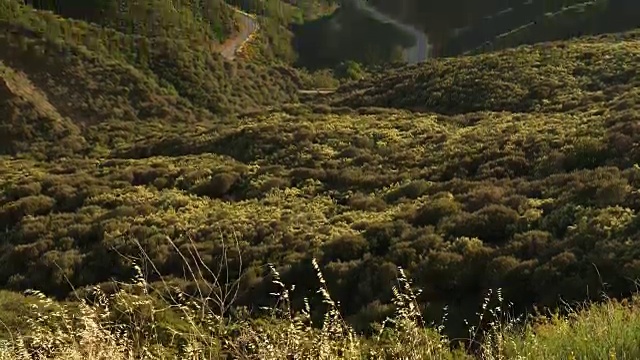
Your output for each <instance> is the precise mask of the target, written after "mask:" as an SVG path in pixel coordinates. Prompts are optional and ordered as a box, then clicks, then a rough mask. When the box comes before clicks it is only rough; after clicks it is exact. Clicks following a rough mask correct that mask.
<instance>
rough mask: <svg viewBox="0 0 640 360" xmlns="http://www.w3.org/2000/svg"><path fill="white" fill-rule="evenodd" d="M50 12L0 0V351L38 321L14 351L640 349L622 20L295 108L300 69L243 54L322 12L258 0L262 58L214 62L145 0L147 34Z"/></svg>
mask: <svg viewBox="0 0 640 360" xmlns="http://www.w3.org/2000/svg"><path fill="white" fill-rule="evenodd" d="M155 1H160V0H155ZM167 1H168V0H167ZM64 3H65V2H64V1H63V2H56V3H55V4H56V6H57V7H55V8H53V10H55V11H56V12H57V13H58V14H54V13H53V12H48V11H42V10H36V9H33V8H32V7H29V6H25V5H22V4H20V3H19V2H18V1H14V0H0V28H1V29H2V31H0V229H2V230H3V231H1V232H0V320H2V321H0V323H1V324H3V325H5V326H7V328H6V329H5V328H4V326H0V340H2V339H9V338H13V339H15V338H16V337H14V336H13V335H14V333H16V334H20V333H21V332H29V331H32V332H33V331H36V330H37V331H36V334H37V336H36V337H35V338H30V337H27V338H25V339H26V340H24V341H25V343H23V344H22V345H20V346H23V345H24V346H26V347H27V348H28V349H27V350H25V351H31V350H33V349H34V348H35V349H36V350H34V351H42V352H43V354H45V355H43V357H44V358H56V357H55V356H54V355H50V354H53V353H54V352H55V351H54V349H62V350H60V351H61V353H62V352H63V351H70V350H69V349H68V348H65V346H71V347H74V346H80V348H81V349H83V351H85V350H86V351H89V350H91V351H94V350H95V351H98V350H96V349H101V350H100V351H103V350H104V351H105V352H106V351H107V350H108V351H111V353H107V354H106V355H105V354H102V355H100V356H98V355H95V354H94V353H90V354H88V353H82V354H81V355H78V356H80V357H84V358H110V359H111V358H116V359H121V358H122V359H125V358H127V359H130V358H132V357H127V356H125V355H122V354H125V353H126V352H127V351H128V349H130V348H134V349H135V351H140V352H142V351H149V352H154V351H156V352H161V353H162V354H163V355H164V356H165V358H176V357H178V358H180V357H179V356H178V355H176V354H177V353H180V354H181V356H183V355H184V357H187V356H190V358H217V355H216V356H208V355H210V354H209V353H206V351H211V353H216V352H217V351H219V352H232V353H233V352H234V351H235V352H236V354H238V353H240V354H243V355H246V354H248V353H251V356H249V355H247V356H248V358H256V359H265V358H282V359H287V358H291V357H292V356H294V355H292V354H295V356H298V357H297V358H323V359H337V358H354V359H355V358H362V356H364V355H363V354H368V355H367V356H369V357H368V358H372V359H386V358H408V359H432V358H441V359H451V358H456V359H457V358H460V359H462V358H469V357H471V356H472V355H473V353H474V352H481V351H488V352H490V355H491V356H488V355H487V356H486V357H485V358H487V359H496V358H498V359H516V358H518V357H517V356H520V355H521V356H525V355H526V356H528V357H525V358H533V359H548V358H559V357H560V356H561V357H562V358H568V357H569V356H570V354H571V351H575V352H576V353H574V354H573V356H575V358H598V359H599V358H603V356H605V357H607V356H609V355H610V353H613V354H614V355H616V356H617V357H616V358H621V359H632V358H636V357H637V355H638V352H637V340H638V339H639V338H640V336H638V334H640V331H638V330H637V329H638V328H640V325H638V324H640V321H638V317H637V314H638V312H637V310H638V304H637V299H636V298H635V297H632V294H634V293H635V292H636V291H637V287H636V282H635V281H634V280H635V279H637V278H638V277H639V276H640V262H639V257H638V255H639V253H638V248H639V247H638V243H637V241H638V240H637V239H638V238H640V236H639V235H640V234H639V233H638V232H639V231H640V227H639V226H638V224H639V223H640V218H639V217H638V211H639V210H640V197H639V194H638V191H637V188H638V187H640V167H639V166H638V163H639V162H640V152H638V146H637V144H638V143H639V142H640V130H639V129H640V127H638V126H637V121H636V120H637V115H638V113H639V112H640V90H639V88H638V86H639V85H640V73H639V71H638V68H637V64H638V63H639V62H640V32H639V31H638V30H633V31H627V32H623V33H616V34H608V35H599V36H591V37H582V38H576V39H572V40H565V41H557V42H549V43H542V44H537V45H531V46H522V47H518V48H513V49H508V50H501V51H494V52H491V53H486V54H479V55H470V56H462V57H455V58H441V59H435V60H432V61H428V62H426V63H423V64H420V65H416V66H391V65H387V66H384V68H385V70H384V71H381V72H379V73H377V74H374V75H373V76H370V77H367V78H365V79H364V80H362V81H359V82H354V83H350V84H346V85H344V86H342V87H340V88H339V89H338V90H337V91H336V92H335V93H332V94H329V95H326V96H315V97H314V96H311V99H309V100H308V101H307V102H305V103H299V102H298V93H297V92H298V89H299V88H300V86H301V85H302V84H303V83H304V82H306V81H309V78H310V76H309V74H307V73H305V72H304V71H301V70H298V69H295V68H292V67H290V66H289V65H286V64H284V63H283V62H278V63H273V62H269V61H270V60H269V59H272V60H273V57H275V58H277V57H278V56H275V55H274V54H271V55H269V54H268V53H266V52H261V50H260V47H265V46H267V45H266V44H269V41H270V40H268V39H269V36H275V35H274V34H276V32H271V31H270V30H268V27H269V26H272V25H273V26H276V25H277V26H278V29H281V30H283V31H284V30H286V31H289V29H288V28H287V27H286V26H285V25H283V24H285V23H287V24H289V23H290V22H291V21H293V19H294V18H295V17H296V16H298V17H303V15H304V16H306V18H305V19H307V20H309V21H312V20H311V19H313V16H314V15H317V14H318V12H321V11H326V10H327V9H328V8H330V7H331V5H332V4H330V3H328V2H324V3H323V4H324V5H322V4H320V5H318V6H319V7H318V8H315V7H310V8H308V11H307V12H306V13H304V14H303V13H302V12H301V9H303V7H302V4H303V3H296V4H295V5H293V3H292V4H289V5H288V6H289V7H285V8H286V9H290V10H292V12H291V13H289V14H283V15H282V18H281V19H279V18H275V17H271V16H268V15H264V14H270V13H269V11H274V9H273V8H268V7H266V8H264V9H263V11H264V14H263V15H260V16H259V17H262V19H260V20H259V21H260V26H261V28H264V29H265V32H264V33H262V34H263V35H264V36H267V38H266V39H265V38H262V39H260V40H256V42H255V43H252V46H256V47H257V49H256V48H254V50H256V51H258V52H257V53H255V54H254V55H256V54H257V55H259V56H257V57H256V58H255V62H251V61H250V60H249V59H246V58H243V57H239V58H237V59H235V60H234V61H228V60H227V59H225V58H224V57H222V56H221V55H220V54H219V51H220V48H219V47H218V46H217V45H218V43H216V42H215V41H214V35H213V34H220V32H217V31H214V30H211V29H214V28H220V26H217V25H216V26H217V27H216V26H213V25H211V26H210V27H208V28H207V29H205V30H204V31H203V32H202V33H201V34H202V35H198V36H192V37H191V36H183V37H181V36H180V32H181V31H183V30H181V29H191V28H189V27H185V28H183V27H181V26H177V27H176V26H174V25H175V23H172V21H173V20H172V19H174V18H173V17H171V16H169V17H165V15H166V14H164V12H163V11H164V10H162V9H168V8H164V7H162V6H159V7H154V11H157V12H154V13H153V14H154V15H153V16H154V21H158V22H159V23H160V24H161V26H160V27H159V28H154V29H161V30H153V31H151V32H150V30H149V29H148V28H130V27H128V26H124V27H120V25H118V24H120V21H121V20H122V21H125V22H126V21H127V19H131V16H133V15H131V14H133V13H132V12H114V13H109V12H106V14H110V15H109V16H107V17H105V18H100V19H99V20H100V21H99V22H96V23H90V22H87V21H86V20H91V19H92V18H91V17H89V15H91V14H85V13H84V12H82V13H80V14H78V13H73V14H71V13H67V12H66V11H69V10H68V9H69V8H65V7H63V6H62V4H64ZM71 3H73V2H72V1H71V2H69V4H71ZM105 3H108V4H113V3H111V2H105ZM194 3H195V2H194ZM167 4H169V5H170V2H167V3H164V6H169V5H167ZM183 4H190V2H185V3H183ZM198 4H202V2H198ZM211 4H215V2H211ZM269 4H272V5H273V3H268V2H256V3H250V2H248V3H247V4H244V5H245V6H258V5H260V6H263V5H264V6H266V5H269ZM306 4H307V6H311V4H310V3H306ZM34 5H37V6H38V7H41V8H49V9H51V7H50V6H51V5H46V4H43V3H38V4H34ZM236 5H237V4H236ZM47 6H49V7H47ZM184 6H185V8H184V9H183V10H182V12H179V14H180V16H181V19H182V17H183V16H184V17H187V19H191V20H189V21H186V20H185V21H186V24H192V25H193V24H196V23H192V22H190V21H196V20H195V19H196V18H198V17H197V16H195V15H193V14H198V12H197V11H195V10H194V8H191V7H186V5H184ZM75 9H76V10H77V9H78V8H75ZM92 9H93V8H92ZM108 9H109V8H107V10H108ZM195 9H201V8H197V7H196V8H195ZM105 11H106V10H105ZM131 11H132V10H131ZM167 11H168V10H167ZM102 14H105V13H102ZM122 14H125V15H126V16H123V15H122ZM127 14H128V15H127ZM172 14H173V13H172ZM189 14H191V15H189ZM202 14H205V13H202ZM295 14H297V15H295ZM305 14H306V15H305ZM174 15H175V14H174ZM294 15H295V16H294ZM190 16H194V17H193V18H191V17H190ZM72 17H73V18H72ZM135 19H136V20H135V21H134V22H136V23H137V22H139V21H141V20H140V18H135ZM198 19H200V20H202V18H198ZM165 20H166V23H165ZM200 20H198V21H200ZM307 20H304V19H303V20H302V21H303V22H304V21H307ZM316 20H317V19H316ZM202 21H204V20H202ZM206 21H207V22H210V23H211V24H217V23H218V22H217V21H218V20H215V19H213V18H211V19H208V20H206ZM363 21H364V20H363ZM222 23H225V21H222V22H221V24H222ZM162 24H164V25H162ZM172 24H173V25H172ZM197 24H200V25H201V24H202V23H197ZM200 25H198V27H199V26H200ZM189 26H191V25H189ZM193 26H195V25H193ZM230 29H232V27H231V28H230ZM154 31H158V32H157V33H156V32H154ZM184 31H187V30H184ZM230 31H231V32H230V33H229V34H230V35H225V36H233V31H234V30H230ZM223 33H224V32H223ZM265 34H266V35H265ZM269 34H270V35H269ZM225 36H222V37H220V40H221V41H224V40H222V39H223V38H224V37H225ZM287 36H288V35H287ZM274 39H277V37H276V38H274ZM209 41H211V42H209ZM267 47H268V46H267ZM264 49H266V48H264ZM264 49H263V50H264ZM272 56H273V57H272ZM636 130H639V131H636ZM270 265H272V266H273V268H271V267H270ZM319 272H321V273H322V274H323V276H324V277H320V278H318V273H319ZM139 273H141V274H139ZM132 278H133V281H134V283H133V284H124V283H123V282H127V281H130V280H131V279H132ZM143 278H144V279H143ZM408 279H411V281H412V283H411V284H409V283H407V281H408ZM96 285H100V287H101V289H102V290H100V291H98V292H96V291H95V289H94V286H96ZM285 285H286V287H287V288H289V286H295V288H294V289H291V290H290V291H288V292H286V293H285V292H284V287H285ZM318 288H320V289H321V291H320V292H316V290H318ZM28 289H35V290H37V291H39V292H41V294H42V295H38V294H40V293H36V295H37V296H35V297H25V296H23V295H20V294H18V292H24V291H25V290H28ZM118 289H123V290H122V292H119V291H118ZM410 289H420V290H421V292H419V293H418V292H417V291H416V292H414V291H413V290H410ZM490 289H493V291H494V292H493V296H490V297H487V292H488V291H489V290H490ZM223 293H224V294H225V295H222V294H223ZM328 293H330V294H331V296H332V298H331V299H328V298H327V297H328V296H329V295H328ZM274 294H275V295H276V297H277V299H274ZM44 297H50V298H52V299H54V300H55V301H54V300H43V298H44ZM610 298H614V299H615V298H617V299H625V300H624V301H621V302H616V301H614V300H609V299H610ZM38 299H40V300H38ZM81 299H84V300H86V301H87V302H88V304H89V305H87V306H88V307H85V306H84V305H82V302H81V301H80V300H81ZM603 299H605V300H606V301H605V302H604V304H599V302H600V301H601V300H603ZM275 300H279V301H278V302H277V303H276V301H275ZM194 301H195V302H198V301H199V303H198V305H197V306H200V307H199V308H198V309H196V310H193V309H191V308H189V309H191V310H189V309H187V308H188V305H193V302H194ZM40 302H42V304H45V305H43V306H42V307H36V308H30V307H29V306H30V304H33V303H40ZM583 302H587V304H591V302H593V305H591V306H586V307H580V306H576V305H575V304H577V303H583ZM508 304H510V305H508ZM58 305H65V306H67V307H68V309H67V310H65V311H66V312H64V313H56V311H58V310H55V309H57V306H58ZM306 305H308V306H309V307H310V308H311V310H310V311H309V312H305V310H303V309H305V307H306ZM494 305H495V306H496V307H497V306H504V309H503V308H501V310H500V311H505V313H499V314H497V312H498V310H496V307H494ZM202 306H204V307H205V308H206V309H209V311H210V312H207V311H206V310H202ZM288 306H290V307H291V308H292V309H294V310H295V311H292V310H291V309H290V308H288ZM483 306H484V308H485V310H486V311H487V312H490V313H491V319H489V318H488V317H482V316H481V317H480V318H479V319H478V315H477V314H476V312H477V311H478V309H479V308H482V307H483ZM487 306H489V308H488V310H487ZM96 307H97V308H96ZM338 309H339V311H340V313H339V315H340V316H338V313H336V312H335V311H337V310H338ZM536 309H537V310H539V313H540V314H542V315H547V314H548V313H549V312H552V313H555V312H557V313H558V314H557V317H555V318H551V319H549V318H547V320H540V319H533V318H529V317H528V315H529V314H531V313H533V312H536V311H535V310H536ZM39 311H43V312H48V313H47V314H49V315H51V312H54V314H53V315H51V316H39V315H38V314H39ZM60 311H61V310H60ZM205 313H206V314H205ZM292 313H294V314H295V315H296V316H298V315H299V316H302V317H303V318H304V319H306V320H304V319H303V320H299V319H298V318H297V317H296V318H292V316H293V315H292ZM567 313H570V314H572V316H571V317H563V316H564V315H566V314H567ZM323 314H327V317H325V318H323V317H322V316H323ZM221 315H225V316H221ZM419 315H422V317H423V318H424V319H423V320H424V321H423V320H422V317H420V316H419ZM574 315H575V316H574ZM24 316H26V318H28V319H31V320H30V321H27V320H24V318H23V317H24ZM388 316H392V317H395V319H396V320H398V322H396V323H395V325H393V324H389V323H388V322H385V319H386V318H387V317H388ZM443 317H446V321H445V322H444V324H443V326H442V327H437V325H434V326H433V327H432V326H430V325H428V326H427V328H426V329H425V328H424V327H425V324H433V323H435V324H439V323H440V322H441V321H442V319H443ZM70 318H73V320H70ZM274 318H278V319H279V320H277V319H274ZM5 319H7V320H6V321H5ZM37 319H40V320H37ZM194 319H195V320H197V321H193V320H194ZM323 319H325V320H326V321H328V322H329V323H328V324H326V325H327V326H326V327H325V328H324V331H319V330H318V329H316V330H317V331H316V330H314V326H315V327H316V328H317V327H318V324H321V323H322V320H323ZM492 319H493V320H492ZM517 319H521V320H522V321H524V325H525V326H522V327H521V326H520V325H522V324H523V323H522V322H518V321H516V320H517ZM605 319H606V321H608V323H607V325H606V326H603V325H602V324H603V322H604V321H605ZM77 320H79V321H77ZM466 320H468V321H470V322H471V323H472V324H469V323H467V322H465V321H466ZM299 321H300V322H299ZM474 321H475V322H477V324H476V323H475V322H474ZM212 323H213V325H212ZM382 323H384V324H386V325H385V326H387V327H388V331H389V332H383V333H384V334H382V332H380V328H379V326H380V324H382ZM516 323H517V326H516ZM622 324H627V325H629V327H628V328H625V327H624V326H622ZM94 325H95V326H94ZM475 325H478V327H474V326H475ZM76 326H79V327H80V328H82V329H83V331H82V332H77V333H76V332H74V331H72V330H70V329H75V327H76ZM123 328H124V330H123ZM39 331H42V332H39ZM127 331H130V333H127ZM492 331H497V332H492ZM534 333H535V334H536V335H535V336H537V339H540V341H539V342H536V341H533V340H531V339H532V338H533V336H534ZM123 334H124V335H123ZM203 334H205V335H203ZM356 334H357V335H356ZM586 334H590V335H591V336H593V337H594V340H593V341H589V342H585V340H584V337H585V336H586ZM593 334H596V335H593ZM31 335H33V334H31ZM378 335H379V336H378ZM383 335H384V336H383ZM445 335H446V336H447V337H445ZM34 336H35V335H34ZM128 336H131V338H129V337H128ZM18 338H20V339H22V338H21V337H18ZM96 339H100V340H103V341H102V344H103V346H105V347H104V348H102V347H100V346H98V347H93V345H95V344H97V343H98V342H91V341H96ZM118 339H125V340H127V341H129V340H131V343H126V344H122V343H120V342H119V341H120V340H118ZM447 339H464V340H463V342H464V344H462V348H460V349H459V350H460V353H456V354H453V353H451V352H450V351H449V347H450V346H452V347H456V346H458V345H459V344H458V341H457V340H447ZM558 339H561V340H558ZM53 340H55V341H53ZM58 340H60V341H58ZM21 341H22V340H21ZM123 341H124V340H123ZM496 341H500V343H495V342H496ZM503 341H504V342H503ZM25 344H26V345H25ZM65 344H66V345H65ZM69 344H71V345H69ZM87 344H88V345H87ZM104 344H106V345H104ZM478 344H480V345H478ZM5 346H6V344H5V343H4V342H2V341H0V358H3V357H2V356H3V355H2V354H3V351H2V350H3V349H7V348H6V347H5ZM16 346H17V345H16ZM109 346H112V347H113V348H110V347H109ZM634 346H635V347H634ZM147 347H148V348H147ZM17 348H19V349H22V348H20V347H17ZM203 348H204V349H205V350H203ZM29 349H31V350H29ZM87 349H89V350H87ZM310 349H311V350H310ZM23 350H24V349H23ZM11 351H14V350H11ZM56 351H57V350H56ZM190 351H191V352H192V353H189V352H190ZM198 351H201V352H198ZM278 351H281V352H278ZM494 351H495V352H494ZM47 352H50V353H47ZM203 352H204V353H203ZM252 352H256V353H252ZM10 353H13V352H10ZM187 353H189V354H190V355H187ZM47 354H49V355H47ZM109 354H111V355H109ZM114 354H118V355H117V356H116V355H114ZM194 354H196V355H194ZM216 354H218V355H219V353H216ZM310 354H312V355H310ZM323 354H324V355H323ZM327 354H329V355H327ZM470 354H472V355H470ZM603 354H604V355H603ZM121 355H122V356H121ZM137 355H139V354H138V353H136V356H134V358H138V357H137ZM475 355H478V354H477V353H476V354H475ZM34 356H35V355H34ZM65 356H66V355H64V354H63V355H58V357H57V358H56V359H67V358H74V357H72V356H71V355H68V357H65ZM78 356H76V357H75V358H77V357H78ZM270 356H271V357H270ZM402 356H404V357H402ZM237 357H240V358H242V356H240V355H238V356H237ZM17 358H21V357H16V359H17ZM160 358H162V357H160ZM9 359H11V360H14V357H11V356H10V357H9Z"/></svg>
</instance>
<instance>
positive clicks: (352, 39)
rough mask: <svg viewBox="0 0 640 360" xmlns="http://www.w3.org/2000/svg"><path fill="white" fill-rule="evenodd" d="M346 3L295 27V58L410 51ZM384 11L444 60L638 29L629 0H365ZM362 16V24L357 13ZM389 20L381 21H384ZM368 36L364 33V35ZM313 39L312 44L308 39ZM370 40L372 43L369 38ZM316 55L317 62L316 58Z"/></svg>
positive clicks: (376, 57)
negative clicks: (424, 37)
mask: <svg viewBox="0 0 640 360" xmlns="http://www.w3.org/2000/svg"><path fill="white" fill-rule="evenodd" d="M354 3H358V1H356V0H345V1H343V2H342V3H341V7H340V9H339V11H337V12H335V13H332V14H330V15H327V16H325V17H323V18H321V19H318V20H317V21H313V22H308V23H305V24H303V25H302V26H301V27H300V28H299V29H298V28H296V30H295V35H296V37H295V39H294V42H295V43H296V44H300V45H298V46H296V49H297V51H298V53H299V59H300V63H301V64H303V65H305V66H314V64H317V63H318V62H320V63H321V64H323V65H324V66H330V67H335V66H336V64H339V63H340V62H342V61H346V60H353V61H358V62H361V63H363V64H365V65H375V64H378V63H380V62H385V61H386V62H389V61H394V60H397V58H398V50H394V51H389V49H394V48H396V47H402V48H405V49H407V48H409V47H411V46H412V45H413V43H412V41H415V39H409V40H407V39H406V38H405V37H403V36H402V34H400V35H394V34H393V32H394V31H395V32H398V31H399V29H398V28H397V27H394V26H392V25H389V24H387V26H389V27H391V28H392V30H391V31H389V30H388V29H385V26H384V25H382V24H380V23H379V22H378V21H375V20H373V19H372V18H371V17H370V16H368V15H367V14H366V12H364V11H360V10H357V9H355V8H354V7H353V6H352V5H353V4H354ZM367 3H368V4H371V5H373V6H374V7H375V8H376V9H377V10H379V11H380V12H381V13H383V14H385V16H388V17H390V18H391V19H394V20H395V21H399V22H401V23H403V24H404V26H405V27H407V26H408V27H413V28H416V29H420V30H421V31H424V33H426V35H427V37H428V40H429V42H430V44H431V50H430V52H431V56H433V57H447V56H457V55H463V54H468V53H483V52H488V51H492V50H500V49H508V48H513V47H515V46H519V45H523V44H533V43H538V42H545V41H554V40H566V39H570V38H573V37H576V36H584V35H589V34H591V35H597V34H603V33H612V32H621V31H627V30H631V29H634V28H637V27H640V22H639V21H640V20H638V17H637V16H635V14H637V13H638V12H639V11H640V7H639V3H638V2H637V1H634V0H567V1H548V0H513V1H498V0H486V1H480V2H479V1H471V0H453V1H446V2H443V1H421V0H402V1H385V0H371V1H368V2H367ZM363 17H365V18H367V17H369V19H368V20H369V21H363V20H362V19H361V18H363ZM387 22H388V21H387ZM367 34H368V35H369V36H367ZM310 39H313V40H314V41H313V43H316V44H318V47H317V48H311V47H310V45H309V43H310ZM374 39H375V40H374ZM316 57H317V59H316Z"/></svg>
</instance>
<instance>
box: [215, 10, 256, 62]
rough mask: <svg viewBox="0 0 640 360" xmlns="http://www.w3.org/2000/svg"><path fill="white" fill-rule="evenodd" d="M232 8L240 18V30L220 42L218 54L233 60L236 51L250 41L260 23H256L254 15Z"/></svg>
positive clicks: (240, 49) (236, 53)
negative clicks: (220, 46) (220, 48)
mask: <svg viewBox="0 0 640 360" xmlns="http://www.w3.org/2000/svg"><path fill="white" fill-rule="evenodd" d="M233 10H234V11H235V12H236V13H238V15H239V18H240V32H239V33H238V34H236V35H235V36H233V37H231V38H229V39H227V41H225V42H224V43H223V44H222V51H220V54H221V55H222V56H224V57H225V58H226V59H227V60H235V58H236V56H237V55H238V53H240V52H241V51H242V50H243V48H244V46H245V45H246V44H247V43H248V42H249V41H251V40H252V39H253V37H254V36H255V34H257V32H258V30H260V24H258V20H257V18H256V16H255V15H252V14H249V13H246V12H244V11H242V10H240V9H237V8H233Z"/></svg>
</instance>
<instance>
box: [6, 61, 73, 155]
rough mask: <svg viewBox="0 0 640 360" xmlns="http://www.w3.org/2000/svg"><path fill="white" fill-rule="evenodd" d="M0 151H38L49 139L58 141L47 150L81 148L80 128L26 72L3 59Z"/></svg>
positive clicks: (33, 152) (51, 152)
mask: <svg viewBox="0 0 640 360" xmlns="http://www.w3.org/2000/svg"><path fill="white" fill-rule="evenodd" d="M0 114H2V118H1V119H0V154H3V155H7V154H17V153H24V152H28V153H31V154H38V153H40V152H42V151H43V150H44V149H43V147H44V146H45V144H47V143H52V144H56V145H57V146H55V147H50V148H48V149H47V153H48V154H49V155H53V156H60V154H61V152H62V153H64V152H67V153H73V152H74V150H79V149H82V147H83V145H84V139H83V138H82V137H81V136H79V133H80V131H79V129H78V127H77V126H75V124H73V123H72V122H71V121H69V120H68V119H65V118H63V117H62V116H61V115H60V114H59V113H58V111H57V110H56V108H55V107H54V106H52V105H51V103H50V102H49V101H48V99H47V96H46V95H45V94H43V93H42V92H41V91H40V90H38V88H37V87H35V86H34V85H33V84H32V83H31V81H29V79H28V78H27V77H26V75H25V74H24V73H20V72H15V71H14V70H13V69H11V68H8V67H6V66H5V65H4V64H3V63H2V62H1V61H0Z"/></svg>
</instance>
